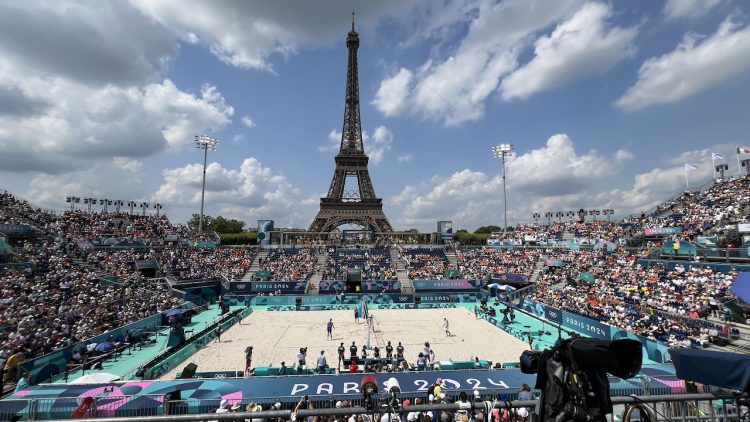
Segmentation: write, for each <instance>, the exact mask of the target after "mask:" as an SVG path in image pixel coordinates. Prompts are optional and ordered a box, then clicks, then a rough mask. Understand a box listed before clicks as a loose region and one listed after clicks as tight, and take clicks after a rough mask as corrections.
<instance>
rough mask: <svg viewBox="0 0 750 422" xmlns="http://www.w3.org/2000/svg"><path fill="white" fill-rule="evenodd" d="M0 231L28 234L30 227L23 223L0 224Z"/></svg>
mask: <svg viewBox="0 0 750 422" xmlns="http://www.w3.org/2000/svg"><path fill="white" fill-rule="evenodd" d="M0 233H3V234H29V233H31V227H29V226H27V225H25V224H0Z"/></svg>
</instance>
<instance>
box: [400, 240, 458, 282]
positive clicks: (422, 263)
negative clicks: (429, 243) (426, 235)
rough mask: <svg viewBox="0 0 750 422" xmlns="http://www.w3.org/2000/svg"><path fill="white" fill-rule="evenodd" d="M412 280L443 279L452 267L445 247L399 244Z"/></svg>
mask: <svg viewBox="0 0 750 422" xmlns="http://www.w3.org/2000/svg"><path fill="white" fill-rule="evenodd" d="M398 249H399V253H400V254H401V257H402V258H403V260H404V261H405V262H406V268H407V272H408V275H409V279H410V280H442V279H443V278H446V270H448V269H450V263H449V261H448V257H447V256H446V255H445V250H444V249H443V248H427V247H406V248H405V247H402V246H398Z"/></svg>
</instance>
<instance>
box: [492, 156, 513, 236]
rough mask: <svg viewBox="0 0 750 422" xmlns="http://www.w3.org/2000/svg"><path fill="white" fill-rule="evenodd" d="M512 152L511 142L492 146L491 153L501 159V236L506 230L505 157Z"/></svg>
mask: <svg viewBox="0 0 750 422" xmlns="http://www.w3.org/2000/svg"><path fill="white" fill-rule="evenodd" d="M512 153H513V145H512V144H500V145H495V146H494V147H492V155H493V156H494V157H495V158H500V159H502V161H503V236H505V235H506V234H507V232H508V196H507V194H506V191H505V157H509V156H510V155H511V154H512Z"/></svg>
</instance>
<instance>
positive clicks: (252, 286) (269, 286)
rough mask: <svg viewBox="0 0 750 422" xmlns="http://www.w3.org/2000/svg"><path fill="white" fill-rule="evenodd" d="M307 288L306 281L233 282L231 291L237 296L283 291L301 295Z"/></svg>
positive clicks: (230, 285)
mask: <svg viewBox="0 0 750 422" xmlns="http://www.w3.org/2000/svg"><path fill="white" fill-rule="evenodd" d="M306 288H307V282H306V281H251V282H235V281H233V282H231V283H229V291H230V292H231V293H232V294H236V295H242V294H245V295H249V294H255V293H273V292H277V291H281V292H282V293H299V294H304V293H305V289H306Z"/></svg>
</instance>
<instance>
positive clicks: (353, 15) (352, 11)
mask: <svg viewBox="0 0 750 422" xmlns="http://www.w3.org/2000/svg"><path fill="white" fill-rule="evenodd" d="M352 32H354V10H352Z"/></svg>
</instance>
